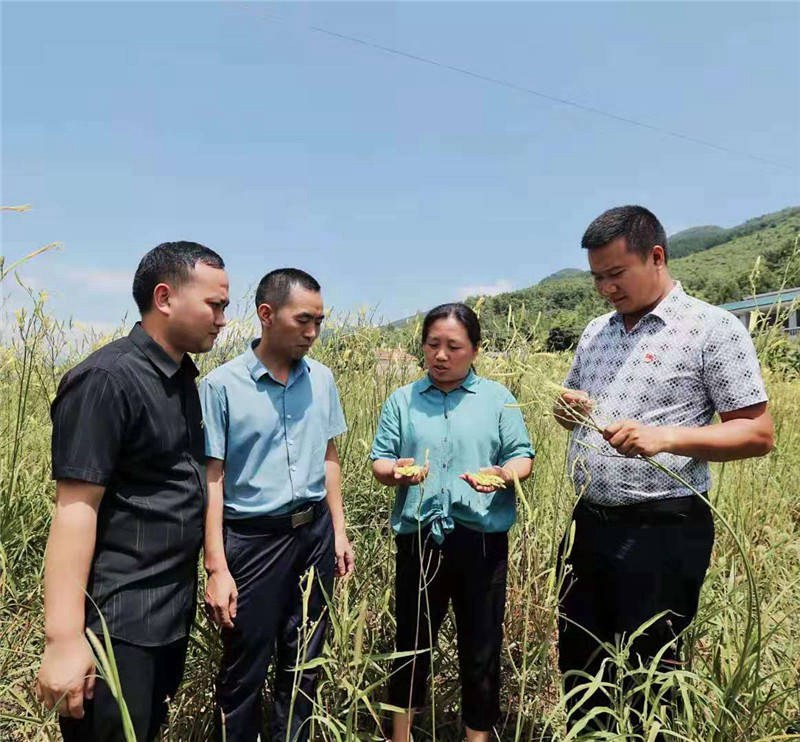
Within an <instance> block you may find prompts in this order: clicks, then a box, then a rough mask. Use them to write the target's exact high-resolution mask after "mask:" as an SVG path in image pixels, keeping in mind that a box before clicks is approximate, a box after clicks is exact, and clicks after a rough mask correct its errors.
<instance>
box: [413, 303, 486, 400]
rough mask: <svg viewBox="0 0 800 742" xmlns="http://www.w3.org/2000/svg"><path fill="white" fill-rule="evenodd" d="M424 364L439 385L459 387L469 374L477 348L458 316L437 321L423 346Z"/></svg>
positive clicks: (429, 331) (431, 327)
mask: <svg viewBox="0 0 800 742" xmlns="http://www.w3.org/2000/svg"><path fill="white" fill-rule="evenodd" d="M422 350H423V353H424V354H425V365H426V366H427V367H428V373H429V374H430V377H431V379H433V381H434V382H435V383H436V384H437V386H443V387H446V386H453V387H454V386H456V385H457V384H458V383H459V382H460V381H461V380H462V379H463V378H464V377H465V376H466V375H467V374H468V373H469V369H470V366H472V363H473V361H474V360H475V357H476V356H477V355H478V349H477V348H476V347H475V346H473V345H472V342H471V341H470V339H469V335H468V334H467V330H466V328H465V327H464V325H462V324H461V323H460V322H459V321H458V320H457V319H456V318H455V317H452V316H451V317H445V318H444V319H438V320H436V321H435V322H434V323H433V324H432V325H431V326H430V329H429V330H428V337H427V338H426V339H425V342H424V343H423V345H422Z"/></svg>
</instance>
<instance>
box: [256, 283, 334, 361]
mask: <svg viewBox="0 0 800 742" xmlns="http://www.w3.org/2000/svg"><path fill="white" fill-rule="evenodd" d="M324 319H325V308H324V305H323V302H322V294H321V293H320V292H319V291H309V290H308V289H304V288H302V287H301V286H293V287H292V290H291V292H290V293H289V298H288V299H287V301H286V304H284V305H283V306H282V307H281V308H280V309H278V311H277V312H275V313H274V314H273V319H272V326H271V327H270V344H271V345H272V347H274V348H280V350H281V351H282V352H283V353H285V354H286V356H287V357H289V358H291V359H293V360H299V359H300V358H302V357H303V356H304V355H305V354H306V353H308V351H309V350H311V346H312V345H313V344H314V343H315V342H316V340H317V338H318V337H319V333H320V330H321V328H322V321H323V320H324Z"/></svg>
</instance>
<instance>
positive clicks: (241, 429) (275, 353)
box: [200, 268, 353, 742]
mask: <svg viewBox="0 0 800 742" xmlns="http://www.w3.org/2000/svg"><path fill="white" fill-rule="evenodd" d="M256 307H257V313H258V317H259V320H260V321H261V329H262V336H261V338H260V339H259V340H256V341H254V342H253V343H252V345H251V347H250V348H248V349H247V350H246V351H245V352H244V353H242V354H241V355H240V356H238V357H236V358H234V359H233V360H232V361H229V362H228V363H225V364H223V365H222V366H220V367H219V368H217V369H215V370H214V371H212V372H211V373H210V374H209V375H208V376H207V377H206V378H205V379H203V381H202V382H201V385H200V399H201V403H202V406H203V418H204V424H205V433H206V456H207V458H208V462H207V469H208V497H209V503H208V509H207V515H206V529H205V530H206V534H205V566H206V570H207V572H208V584H207V587H206V606H207V609H208V610H209V613H210V615H211V616H212V618H213V619H214V621H215V622H216V623H218V624H219V625H220V626H221V628H222V641H223V656H222V667H221V669H220V674H219V678H218V680H217V702H218V704H219V707H220V709H219V711H220V713H219V714H218V715H217V724H216V726H217V729H216V734H217V738H222V737H223V734H222V730H223V726H224V732H225V734H224V738H225V739H227V740H232V741H233V742H239V741H242V742H244V741H247V742H255V740H256V739H257V738H258V736H259V735H261V738H262V739H272V740H285V739H287V738H288V739H292V740H305V739H307V738H308V726H309V725H308V723H307V721H308V718H309V716H310V715H311V712H312V699H313V698H314V687H315V683H316V673H315V672H313V671H308V672H304V673H301V674H300V675H299V678H297V677H296V673H295V672H294V667H295V666H296V665H297V664H298V663H303V662H308V661H310V660H312V659H314V658H315V657H316V656H318V654H319V652H320V651H321V649H322V645H323V642H324V634H325V628H326V620H325V612H324V609H325V594H328V595H330V593H331V592H332V588H333V578H334V572H335V573H336V574H338V575H339V576H345V575H348V574H350V573H351V572H352V571H353V552H352V549H351V547H350V543H349V541H348V539H347V535H346V533H345V522H344V512H343V507H342V495H341V472H340V466H339V458H338V454H337V452H336V446H335V444H334V439H335V438H336V437H337V436H339V435H341V434H342V433H344V432H345V431H346V425H345V420H344V414H343V412H342V407H341V404H340V402H339V395H338V392H337V390H336V384H335V383H334V380H333V375H332V374H331V372H330V370H329V369H328V368H327V367H326V366H323V365H322V364H321V363H318V362H317V361H314V360H312V359H308V358H305V355H306V353H307V352H308V351H309V349H310V348H311V346H312V345H313V343H314V341H315V340H316V339H317V337H318V335H319V328H320V324H321V322H322V320H323V318H324V310H323V304H322V295H321V293H320V286H319V284H318V283H317V282H316V280H314V278H312V277H311V276H310V275H308V274H307V273H305V272H303V271H299V270H296V269H291V268H286V269H281V270H277V271H273V272H271V273H268V274H267V275H266V276H265V277H264V278H263V279H262V280H261V282H260V284H259V286H258V289H257V291H256ZM312 568H313V580H314V583H313V585H312V588H311V594H310V599H309V601H308V605H307V608H306V610H307V614H306V617H307V619H308V621H309V622H310V624H311V625H312V626H313V625H314V624H316V625H315V626H314V628H313V631H312V635H311V637H310V639H308V638H307V637H304V636H303V631H304V629H303V627H302V624H303V620H304V606H303V595H302V584H301V583H302V582H304V580H303V575H304V574H306V573H307V572H308V570H310V569H312ZM273 647H275V649H276V653H277V657H276V661H277V663H278V667H277V671H276V681H275V688H274V693H273V695H274V699H275V703H274V709H273V713H272V720H271V725H270V726H271V728H270V731H269V735H265V734H264V731H263V730H262V729H261V688H262V687H263V685H264V681H265V678H266V673H267V669H268V665H269V662H270V660H271V657H272V652H273ZM295 682H297V683H298V684H299V688H297V691H296V693H293V684H294V683H295ZM293 696H294V698H293ZM287 735H288V737H287Z"/></svg>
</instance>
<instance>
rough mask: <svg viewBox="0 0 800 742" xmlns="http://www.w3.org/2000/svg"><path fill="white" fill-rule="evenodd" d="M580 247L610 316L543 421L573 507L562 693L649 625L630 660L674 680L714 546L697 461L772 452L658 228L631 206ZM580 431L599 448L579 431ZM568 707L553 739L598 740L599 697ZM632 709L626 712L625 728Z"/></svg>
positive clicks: (730, 350)
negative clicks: (556, 436)
mask: <svg viewBox="0 0 800 742" xmlns="http://www.w3.org/2000/svg"><path fill="white" fill-rule="evenodd" d="M581 245H582V247H584V248H586V249H587V250H588V256H589V266H590V268H591V273H592V276H593V277H594V281H595V286H596V288H597V291H598V292H599V293H600V294H601V295H602V296H603V297H604V298H606V299H607V300H608V301H609V302H610V303H611V304H612V305H613V306H614V309H615V311H613V312H610V313H608V314H605V315H603V316H602V317H598V318H596V319H594V320H592V321H591V322H590V323H589V325H588V326H587V327H586V329H585V330H584V332H583V335H582V336H581V338H580V341H579V342H578V346H577V348H576V351H575V358H574V361H573V364H572V368H571V369H570V371H569V373H568V375H567V378H566V381H565V383H564V386H565V387H566V388H567V389H568V390H569V391H566V392H564V393H563V394H562V395H561V397H560V398H559V400H558V401H557V403H556V405H555V408H554V414H555V417H556V420H557V421H558V422H559V424H560V425H562V426H563V427H564V428H566V429H567V430H571V431H572V435H571V437H570V449H569V459H570V472H571V473H572V476H573V480H574V483H575V487H576V491H577V494H578V495H579V500H578V503H577V505H576V507H575V512H574V516H573V517H574V522H575V535H574V541H573V543H572V548H571V550H570V551H569V554H568V555H566V556H564V554H563V552H562V559H561V561H562V563H564V562H565V563H566V564H565V566H566V567H567V570H566V577H565V580H564V587H563V590H562V595H561V608H560V621H559V658H560V659H559V666H560V668H561V671H562V673H564V674H565V677H564V683H565V690H566V692H567V693H569V691H570V690H573V689H576V688H577V687H578V686H579V685H581V684H583V683H585V682H586V680H587V678H588V677H589V675H591V676H596V675H597V673H598V672H599V671H600V667H601V663H602V661H603V659H604V657H607V654H606V653H605V652H604V651H603V650H602V649H601V648H600V647H599V645H598V640H599V641H600V642H608V643H610V644H614V643H615V642H617V643H618V642H619V641H620V640H622V639H623V637H624V640H626V641H627V639H628V638H629V637H630V636H631V635H632V634H633V632H635V631H636V630H637V629H638V628H639V627H640V626H641V625H642V624H644V623H645V622H647V621H648V620H650V619H652V618H653V617H654V616H657V615H658V614H660V613H662V612H666V613H665V615H664V616H663V617H662V618H660V619H658V620H657V621H655V623H653V624H652V625H651V626H649V627H648V628H647V630H646V631H645V632H644V633H643V634H642V635H641V636H640V637H638V638H637V639H636V640H635V641H634V643H633V652H632V656H631V658H630V660H631V663H633V664H634V665H636V664H638V663H639V662H641V663H643V664H644V665H647V664H649V663H650V660H651V659H652V658H653V657H655V656H656V655H657V654H658V653H659V652H660V651H661V650H662V648H664V647H665V646H666V647H667V649H666V651H665V652H664V653H663V655H662V657H663V661H662V667H665V668H667V669H668V668H670V667H675V666H678V665H679V662H680V659H679V657H680V646H679V637H680V634H681V632H682V631H683V630H684V629H685V628H686V627H687V626H688V625H689V623H690V622H691V620H692V619H693V618H694V615H695V613H696V611H697V603H698V597H699V594H700V588H701V586H702V583H703V578H704V576H705V572H706V569H707V567H708V563H709V559H710V555H711V548H712V545H713V541H714V525H713V520H712V516H711V512H710V509H709V508H708V505H707V504H706V503H705V502H704V501H703V499H701V498H700V497H698V496H697V495H696V494H695V493H694V490H696V491H697V492H700V493H705V492H707V490H708V488H709V485H710V477H709V467H708V462H709V461H731V460H734V459H742V458H747V457H751V456H763V455H765V454H767V453H768V452H769V451H770V450H771V449H772V446H773V424H772V419H771V418H770V414H769V412H768V411H767V395H766V391H765V389H764V383H763V381H762V379H761V372H760V369H759V366H758V359H757V357H756V353H755V349H754V347H753V343H752V341H751V339H750V336H749V334H748V332H747V330H746V328H745V327H744V326H743V325H742V324H741V323H740V322H739V321H738V320H737V319H736V318H735V317H734V316H733V315H732V314H730V313H728V312H726V311H724V310H722V309H719V308H717V307H714V306H712V305H710V304H707V303H705V302H703V301H700V300H699V299H695V298H693V297H691V296H689V295H687V294H686V293H685V292H684V291H683V289H682V287H681V285H680V284H679V283H677V282H675V281H673V280H672V278H671V277H670V274H669V271H668V269H667V238H666V234H665V232H664V228H663V227H662V226H661V224H660V223H659V221H658V219H657V218H656V217H655V216H654V215H653V214H652V213H651V212H650V211H648V210H647V209H645V208H643V207H641V206H622V207H618V208H614V209H610V210H609V211H606V212H605V213H603V214H602V215H601V216H599V217H598V218H597V219H595V220H594V221H593V222H592V223H591V224H590V225H589V227H588V229H587V230H586V232H585V234H584V236H583V239H582V241H581ZM572 410H574V411H575V412H576V413H577V414H576V415H575V416H573V415H572V414H570V413H571V411H572ZM715 413H717V414H718V415H719V421H718V422H713V421H712V420H713V417H714V414H715ZM587 415H590V416H591V418H592V420H593V421H594V422H595V423H596V424H597V425H598V426H599V427H600V428H601V429H602V433H599V432H597V431H596V430H595V429H593V428H592V427H590V426H587V425H585V424H582V423H581V422H580V421H581V420H583V421H584V422H585V420H586V417H585V416H587ZM643 457H652V458H653V459H655V461H657V462H658V463H660V464H662V465H663V466H664V467H666V468H667V469H669V470H670V471H671V472H674V473H675V474H677V475H678V476H679V477H680V479H681V480H683V482H681V481H679V480H678V479H675V478H673V477H670V476H669V475H667V474H665V473H664V472H662V471H659V470H658V469H657V468H655V467H654V466H652V465H651V464H650V463H648V462H647V461H645V460H644V458H643ZM687 485H688V486H687ZM565 541H566V539H565ZM606 679H607V680H608V679H610V678H606ZM584 695H585V694H584V692H583V691H578V692H577V693H575V694H573V696H572V697H571V698H570V702H569V712H570V716H569V725H570V726H574V725H575V723H577V722H578V721H579V720H580V719H581V718H582V717H584V715H586V714H587V713H588V712H590V711H591V710H592V709H595V713H596V714H597V715H596V716H595V717H594V719H593V721H592V722H591V723H590V726H589V729H595V730H597V729H605V728H611V727H612V720H611V719H610V717H609V716H607V715H605V714H602V713H598V709H597V708H596V707H598V706H607V705H609V699H608V697H607V695H606V694H605V693H603V692H602V691H598V692H595V693H594V694H592V695H590V696H589V697H588V698H583V696H584ZM579 699H581V700H579ZM643 702H644V701H643V699H642V698H641V697H636V696H634V697H633V701H632V703H631V710H632V711H633V712H634V718H635V713H636V711H641V709H642V707H643Z"/></svg>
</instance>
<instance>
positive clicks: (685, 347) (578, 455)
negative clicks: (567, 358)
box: [564, 282, 767, 506]
mask: <svg viewBox="0 0 800 742" xmlns="http://www.w3.org/2000/svg"><path fill="white" fill-rule="evenodd" d="M564 385H565V386H566V387H568V388H570V389H581V390H582V391H585V392H587V393H588V394H589V396H590V397H591V398H592V399H594V401H595V408H594V410H593V413H592V416H593V418H594V419H595V421H596V422H597V424H598V425H600V426H606V425H608V424H610V423H612V422H615V421H618V420H625V419H630V420H636V421H638V422H641V423H644V424H645V425H670V426H673V425H674V426H679V427H680V426H684V427H702V426H704V425H708V424H709V423H710V422H711V420H712V418H713V416H714V413H715V412H730V411H732V410H738V409H741V408H743V407H750V406H751V405H755V404H759V403H761V402H766V401H767V393H766V390H765V389H764V382H763V380H762V378H761V370H760V368H759V365H758V357H757V356H756V351H755V348H754V347H753V341H752V340H751V339H750V335H749V333H748V332H747V328H746V327H745V326H744V325H743V324H742V323H741V322H740V321H739V320H738V319H736V317H734V316H733V315H732V314H731V313H730V312H726V311H725V310H724V309H720V308H719V307H715V306H712V305H710V304H707V303H706V302H704V301H700V299H696V298H694V297H692V296H689V295H688V294H686V293H685V292H684V291H683V288H682V287H681V285H680V283H677V282H676V284H675V286H674V287H673V288H672V290H671V291H670V292H669V294H667V296H665V297H664V299H662V300H661V302H659V304H657V305H656V306H655V307H654V308H653V309H652V310H651V311H650V312H649V313H648V314H646V315H645V316H644V317H642V318H641V319H640V320H639V322H638V323H637V324H636V326H635V327H633V328H632V329H631V330H626V329H625V324H624V322H623V318H622V316H621V315H620V314H619V313H617V312H610V313H609V314H605V315H603V316H602V317H598V318H596V319H594V320H592V321H591V322H590V323H589V324H588V325H587V327H586V329H585V330H584V332H583V335H582V336H581V339H580V341H579V342H578V346H577V348H576V349H575V358H574V360H573V363H572V368H571V369H570V371H569V373H568V374H567V378H566V380H565V382H564ZM654 458H655V460H656V461H658V462H659V463H660V464H662V465H663V466H665V467H666V468H667V469H669V470H670V471H672V472H675V473H676V474H678V475H680V476H681V477H682V478H683V479H684V480H685V481H686V482H688V483H689V484H690V485H691V486H692V487H693V488H694V489H696V490H698V491H700V492H704V491H706V490H708V489H709V487H710V484H711V475H710V472H709V467H708V464H707V463H706V462H705V461H701V460H700V459H693V458H689V457H688V456H677V455H675V454H671V453H659V454H657V455H656V456H655V457H654ZM569 470H570V472H571V473H572V476H573V480H574V483H575V488H576V490H577V492H578V493H579V494H580V495H581V496H582V497H584V498H586V500H588V501H590V502H594V503H597V504H599V505H611V506H614V505H629V504H634V503H638V502H643V501H648V500H654V499H668V498H673V497H684V496H686V495H690V494H691V493H692V490H691V489H689V488H688V487H686V486H685V485H683V484H681V483H680V482H678V481H676V480H675V479H673V478H672V477H670V476H669V475H668V474H665V473H663V472H661V471H658V470H656V469H655V468H654V467H653V466H651V465H650V464H648V463H647V462H646V461H645V460H644V459H641V458H638V457H637V458H630V457H627V456H623V455H621V454H619V453H617V451H616V450H615V449H614V448H613V447H612V446H610V445H609V444H608V443H607V442H606V441H605V440H604V439H603V437H602V436H601V435H600V434H599V433H598V432H596V431H595V430H592V429H591V428H588V427H585V426H580V425H578V426H576V427H575V428H574V430H573V431H572V434H571V436H570V448H569Z"/></svg>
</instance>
